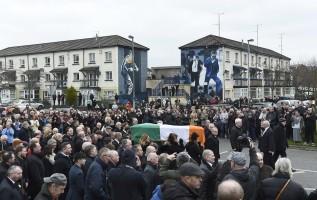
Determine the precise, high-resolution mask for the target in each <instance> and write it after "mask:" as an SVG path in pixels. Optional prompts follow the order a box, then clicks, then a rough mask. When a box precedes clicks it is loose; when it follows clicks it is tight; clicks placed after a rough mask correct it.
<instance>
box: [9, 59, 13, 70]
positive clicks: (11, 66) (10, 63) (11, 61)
mask: <svg viewBox="0 0 317 200" xmlns="http://www.w3.org/2000/svg"><path fill="white" fill-rule="evenodd" d="M9 68H13V60H9Z"/></svg>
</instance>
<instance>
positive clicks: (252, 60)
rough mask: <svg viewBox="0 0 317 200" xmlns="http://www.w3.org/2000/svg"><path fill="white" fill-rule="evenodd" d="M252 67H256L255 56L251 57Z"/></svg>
mask: <svg viewBox="0 0 317 200" xmlns="http://www.w3.org/2000/svg"><path fill="white" fill-rule="evenodd" d="M251 65H252V66H254V56H251Z"/></svg>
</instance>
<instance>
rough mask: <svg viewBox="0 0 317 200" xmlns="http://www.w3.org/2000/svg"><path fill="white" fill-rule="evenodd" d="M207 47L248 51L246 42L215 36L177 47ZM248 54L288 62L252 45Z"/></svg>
mask: <svg viewBox="0 0 317 200" xmlns="http://www.w3.org/2000/svg"><path fill="white" fill-rule="evenodd" d="M209 46H225V47H231V48H234V49H238V50H242V51H246V52H247V51H248V44H247V43H246V42H245V43H242V42H241V41H235V40H231V39H227V38H223V37H218V36H215V35H207V36H205V37H203V38H200V39H198V40H195V41H193V42H190V43H188V44H185V45H183V46H181V47H179V49H181V50H185V49H192V48H206V47H209ZM250 52H251V53H256V54H261V55H268V56H272V57H276V58H282V59H287V60H290V58H289V57H286V56H284V55H282V54H280V53H277V52H275V51H273V50H270V49H267V48H263V47H258V46H254V45H250Z"/></svg>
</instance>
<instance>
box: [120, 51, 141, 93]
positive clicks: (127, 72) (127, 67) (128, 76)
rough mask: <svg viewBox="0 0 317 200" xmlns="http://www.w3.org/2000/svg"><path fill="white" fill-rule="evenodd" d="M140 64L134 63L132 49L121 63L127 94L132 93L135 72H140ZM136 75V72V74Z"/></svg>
mask: <svg viewBox="0 0 317 200" xmlns="http://www.w3.org/2000/svg"><path fill="white" fill-rule="evenodd" d="M138 71H139V68H138V66H137V65H136V64H135V63H133V59H132V51H131V50H130V51H129V53H128V54H127V55H126V56H125V58H124V59H123V61H122V64H121V74H122V76H123V79H124V86H125V87H124V88H126V89H127V91H126V94H128V95H131V94H132V91H133V88H134V84H135V83H133V73H135V72H138ZM134 75H135V76H136V74H134Z"/></svg>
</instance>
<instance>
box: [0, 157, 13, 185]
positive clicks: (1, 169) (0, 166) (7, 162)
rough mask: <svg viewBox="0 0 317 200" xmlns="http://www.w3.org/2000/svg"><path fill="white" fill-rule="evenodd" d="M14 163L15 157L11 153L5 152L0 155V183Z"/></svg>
mask: <svg viewBox="0 0 317 200" xmlns="http://www.w3.org/2000/svg"><path fill="white" fill-rule="evenodd" d="M14 163H15V155H14V153H13V152H12V151H5V152H3V154H2V162H1V163H0V182H1V181H2V180H3V179H4V178H5V177H6V176H7V171H8V169H9V168H10V166H11V165H13V164H14Z"/></svg>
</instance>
